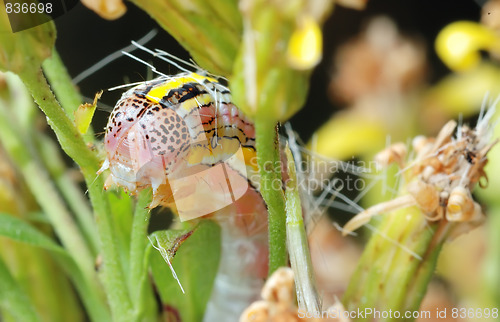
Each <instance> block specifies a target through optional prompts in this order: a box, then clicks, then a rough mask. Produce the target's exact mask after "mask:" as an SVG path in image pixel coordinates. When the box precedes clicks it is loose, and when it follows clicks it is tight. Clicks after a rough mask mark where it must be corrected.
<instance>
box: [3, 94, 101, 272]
mask: <svg viewBox="0 0 500 322" xmlns="http://www.w3.org/2000/svg"><path fill="white" fill-rule="evenodd" d="M8 120H9V121H8ZM0 134H1V137H2V138H3V140H2V143H3V144H4V146H5V149H6V150H7V151H8V152H9V155H10V156H11V158H12V159H13V160H14V161H15V162H16V163H17V165H18V167H19V169H21V172H22V174H23V176H24V178H25V181H26V183H27V184H28V187H29V188H30V190H31V192H32V193H33V196H34V197H35V199H36V200H37V202H38V203H39V204H40V206H41V207H42V209H43V211H44V212H45V213H46V214H47V216H48V218H49V220H50V222H51V223H52V226H53V227H54V229H55V231H56V233H57V235H58V236H59V238H61V241H62V243H63V244H64V246H65V247H66V248H67V249H68V251H69V252H70V253H71V254H72V256H74V258H75V261H76V262H77V263H78V266H79V267H80V269H81V270H82V271H83V272H84V274H85V276H86V277H87V278H88V279H89V280H91V279H92V278H93V276H94V272H93V262H94V261H93V257H92V255H91V254H90V252H89V249H88V248H87V245H86V243H85V241H84V239H83V237H82V235H81V233H80V231H79V229H78V227H77V226H76V224H75V222H74V221H73V218H72V217H71V214H70V213H69V212H68V211H67V209H66V207H65V205H64V202H63V201H62V200H61V198H60V196H59V194H58V193H57V191H56V189H55V187H54V185H53V183H52V182H51V180H50V178H49V175H48V173H47V171H46V169H45V168H44V167H43V166H42V165H41V164H40V162H39V156H38V155H37V154H36V152H35V151H36V150H35V148H34V146H33V144H32V142H30V141H29V139H28V138H27V137H26V135H25V134H24V133H22V132H21V131H19V127H18V126H17V122H16V120H15V117H14V116H13V114H12V113H9V110H8V109H7V107H6V106H5V105H4V104H0Z"/></svg>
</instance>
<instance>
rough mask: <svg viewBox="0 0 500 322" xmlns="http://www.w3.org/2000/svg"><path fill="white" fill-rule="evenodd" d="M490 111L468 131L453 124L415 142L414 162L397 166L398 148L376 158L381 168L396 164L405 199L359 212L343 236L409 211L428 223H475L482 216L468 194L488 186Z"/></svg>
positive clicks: (491, 109) (401, 163)
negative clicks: (394, 213)
mask: <svg viewBox="0 0 500 322" xmlns="http://www.w3.org/2000/svg"><path fill="white" fill-rule="evenodd" d="M496 103H497V102H495V104H494V105H496ZM494 105H493V106H494ZM494 111H495V109H494V108H490V109H489V110H488V111H487V113H486V114H484V115H483V113H481V116H480V118H479V121H478V123H477V126H476V127H475V128H473V129H472V128H470V127H468V126H467V125H460V126H458V127H457V123H456V122H455V121H450V122H448V123H447V124H445V125H444V127H443V128H442V129H441V131H440V132H439V134H438V135H437V137H436V138H424V137H416V138H415V139H414V140H413V151H414V155H415V158H414V159H413V160H411V159H410V160H409V161H407V163H405V162H404V161H403V160H402V153H401V151H402V149H401V144H399V143H398V144H396V145H393V146H390V147H389V148H387V149H385V150H384V151H382V152H380V153H379V154H378V156H377V157H376V159H378V160H383V161H386V162H384V163H385V165H387V164H388V163H390V162H391V161H392V162H396V163H397V164H398V165H399V167H400V168H401V172H403V175H404V178H405V179H406V182H407V184H406V187H405V188H406V192H407V193H406V194H403V195H402V196H400V197H398V198H396V199H393V200H391V201H388V202H384V203H381V204H378V205H376V206H373V207H371V208H368V209H366V210H365V211H363V212H361V213H360V214H358V215H357V216H355V217H354V218H353V219H352V220H351V221H350V222H348V223H347V224H346V225H345V227H344V229H345V231H344V234H347V233H349V232H351V231H353V230H355V229H357V228H359V227H360V226H362V225H363V224H365V223H367V222H368V221H369V220H370V218H371V217H373V216H374V215H377V214H381V213H385V212H390V211H393V210H396V209H400V208H404V207H409V206H417V207H418V208H420V210H421V212H422V214H423V215H424V216H425V217H426V219H427V220H428V221H441V220H445V221H447V222H467V223H468V224H471V225H477V224H479V223H481V222H482V220H483V218H484V216H483V213H482V210H481V207H480V205H479V204H478V203H476V202H475V201H474V200H473V199H472V194H471V191H472V190H473V189H474V187H475V186H476V184H479V186H480V187H482V188H484V187H485V186H486V184H487V182H488V178H487V176H486V173H485V172H484V166H485V165H486V163H487V162H488V159H487V157H486V155H487V153H488V152H489V151H490V149H491V148H492V147H493V146H494V145H495V143H496V142H497V141H496V140H495V141H493V142H491V141H492V140H491V138H492V135H493V133H492V132H493V126H492V125H491V119H492V117H493V114H494ZM455 128H457V130H456V132H455V136H454V135H453V133H454V131H455Z"/></svg>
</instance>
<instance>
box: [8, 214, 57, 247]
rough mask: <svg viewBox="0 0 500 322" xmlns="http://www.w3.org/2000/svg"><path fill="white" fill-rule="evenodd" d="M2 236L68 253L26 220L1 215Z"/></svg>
mask: <svg viewBox="0 0 500 322" xmlns="http://www.w3.org/2000/svg"><path fill="white" fill-rule="evenodd" d="M0 235H1V236H5V237H8V238H11V239H13V240H16V241H19V242H23V243H26V244H30V245H34V246H38V247H41V248H44V249H47V250H51V251H55V252H59V253H64V254H66V251H65V250H64V249H63V248H62V247H60V246H59V245H57V244H56V243H55V242H54V241H53V240H52V239H50V238H49V237H47V236H46V235H45V234H43V233H41V232H40V231H38V230H37V229H36V228H34V227H33V226H31V225H30V224H28V223H27V222H25V221H24V220H21V219H19V218H17V217H14V216H10V215H7V214H3V213H0Z"/></svg>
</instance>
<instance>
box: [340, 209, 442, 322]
mask: <svg viewBox="0 0 500 322" xmlns="http://www.w3.org/2000/svg"><path fill="white" fill-rule="evenodd" d="M446 228H447V223H446V222H442V223H440V224H429V223H428V222H427V221H426V219H425V217H424V216H423V214H422V213H421V211H420V210H419V209H418V208H417V207H410V208H405V209H400V210H398V211H395V212H394V213H391V214H387V215H385V218H383V220H382V222H381V223H380V225H379V226H378V227H377V229H378V231H377V232H375V233H374V234H373V235H372V236H371V238H370V240H369V242H368V244H367V246H366V247H365V250H364V252H363V255H362V257H361V259H360V261H359V262H358V267H357V269H356V271H355V272H354V274H353V276H352V277H351V279H350V283H349V286H348V289H347V291H346V293H345V294H344V299H343V302H344V305H345V307H346V309H347V310H356V309H358V308H359V309H360V310H364V309H365V308H367V309H370V308H371V309H377V310H379V311H389V310H392V311H393V312H394V311H399V312H400V313H401V314H403V313H404V312H405V311H415V310H418V308H419V306H420V303H421V301H422V298H423V296H424V295H425V292H426V290H427V285H428V283H429V281H430V278H431V277H432V274H433V272H434V270H435V267H436V262H437V257H438V254H439V252H440V250H441V247H442V245H443V242H444V236H445V235H446ZM372 318H373V316H365V317H364V318H359V319H358V321H371V320H372ZM397 320H398V319H395V318H394V316H393V319H391V318H387V319H381V320H379V321H397Z"/></svg>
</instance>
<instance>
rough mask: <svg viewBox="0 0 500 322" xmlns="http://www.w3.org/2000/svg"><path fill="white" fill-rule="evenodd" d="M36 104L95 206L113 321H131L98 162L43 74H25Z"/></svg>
mask: <svg viewBox="0 0 500 322" xmlns="http://www.w3.org/2000/svg"><path fill="white" fill-rule="evenodd" d="M20 76H21V79H22V80H23V83H24V84H25V85H26V87H27V88H28V90H29V91H30V93H31V95H32V96H33V98H34V100H35V102H36V103H37V104H38V106H39V107H40V109H41V110H42V111H43V112H44V113H45V115H46V116H47V120H48V123H49V125H50V126H51V128H52V129H53V130H54V132H55V133H56V136H57V138H58V140H59V143H60V144H61V147H62V149H63V150H64V151H65V152H66V153H67V154H68V155H69V156H70V157H71V158H72V159H73V160H74V161H75V162H76V163H77V164H78V165H79V166H80V168H81V170H82V172H83V175H84V178H85V182H86V184H87V187H88V192H89V196H90V200H91V202H92V205H93V208H94V213H95V218H96V223H97V228H98V233H99V238H100V244H101V251H102V255H103V276H102V282H103V284H104V287H105V289H106V294H107V296H108V300H109V303H110V306H111V310H112V312H113V318H114V319H115V320H117V321H118V320H119V321H128V320H129V319H130V313H131V312H132V303H131V300H130V296H129V294H128V290H127V286H126V283H124V281H125V280H126V279H125V275H124V273H123V268H122V267H121V265H120V259H119V254H118V250H117V240H116V233H115V231H114V229H113V220H112V218H111V211H110V206H109V203H108V199H107V197H106V195H105V194H103V192H102V187H103V185H104V182H103V179H102V178H101V177H100V176H96V172H97V170H98V169H99V160H98V159H97V157H96V155H95V154H94V153H93V152H92V151H91V150H90V149H89V148H88V147H87V145H86V144H85V142H84V140H83V138H82V136H81V135H80V133H79V132H78V130H77V129H76V127H75V126H74V125H73V123H72V122H71V120H70V119H69V118H68V116H67V115H66V113H65V112H64V110H63V109H62V108H61V106H60V105H59V103H58V102H57V100H56V98H55V97H54V94H53V93H52V91H51V90H50V87H49V85H48V84H47V81H46V80H45V78H44V76H43V73H42V71H41V70H37V71H29V70H27V71H25V72H24V73H22V74H21V75H20Z"/></svg>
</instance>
